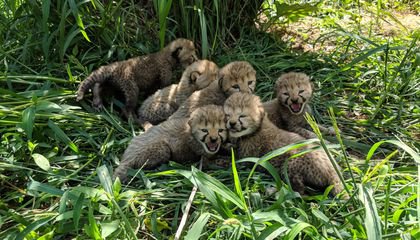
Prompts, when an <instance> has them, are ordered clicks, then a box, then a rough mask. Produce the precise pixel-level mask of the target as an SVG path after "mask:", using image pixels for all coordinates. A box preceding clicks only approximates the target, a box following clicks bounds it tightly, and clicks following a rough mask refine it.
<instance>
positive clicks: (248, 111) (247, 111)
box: [223, 93, 265, 138]
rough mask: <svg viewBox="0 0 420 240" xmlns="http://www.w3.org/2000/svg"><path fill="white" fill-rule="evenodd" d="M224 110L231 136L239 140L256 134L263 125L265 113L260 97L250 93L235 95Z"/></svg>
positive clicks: (225, 105) (228, 100)
mask: <svg viewBox="0 0 420 240" xmlns="http://www.w3.org/2000/svg"><path fill="white" fill-rule="evenodd" d="M223 110H224V111H225V114H226V119H227V120H226V126H227V128H228V131H229V136H230V137H233V138H239V137H242V136H246V135H249V134H252V133H254V132H255V131H257V129H258V128H259V127H260V125H261V121H262V119H263V118H264V115H265V112H264V108H263V105H262V103H261V100H260V98H259V97H257V96H255V95H253V94H249V93H234V94H232V96H230V97H229V98H228V99H227V100H226V102H225V104H224V106H223Z"/></svg>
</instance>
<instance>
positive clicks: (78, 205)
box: [73, 193, 85, 232]
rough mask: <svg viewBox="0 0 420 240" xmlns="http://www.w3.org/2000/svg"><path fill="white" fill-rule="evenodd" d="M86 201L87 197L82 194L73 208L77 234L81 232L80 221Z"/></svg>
mask: <svg viewBox="0 0 420 240" xmlns="http://www.w3.org/2000/svg"><path fill="white" fill-rule="evenodd" d="M84 200H85V195H84V194H83V193H82V194H80V196H79V198H78V199H77V201H76V203H75V204H74V208H73V223H74V228H75V229H76V231H77V232H78V231H79V220H80V216H81V213H82V207H83V201H84Z"/></svg>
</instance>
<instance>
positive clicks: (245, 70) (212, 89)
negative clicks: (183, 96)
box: [169, 61, 256, 119]
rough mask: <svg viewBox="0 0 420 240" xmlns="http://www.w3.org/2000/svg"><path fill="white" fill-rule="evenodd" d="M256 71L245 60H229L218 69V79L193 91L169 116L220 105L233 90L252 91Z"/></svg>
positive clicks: (183, 114)
mask: <svg viewBox="0 0 420 240" xmlns="http://www.w3.org/2000/svg"><path fill="white" fill-rule="evenodd" d="M255 81H256V71H255V70H254V68H253V67H252V66H251V64H249V63H248V62H245V61H236V62H231V63H229V64H227V65H225V66H224V67H223V68H222V69H220V71H219V75H218V81H214V82H212V83H211V84H210V85H209V86H208V87H206V88H204V89H202V90H199V91H196V92H194V93H193V94H192V95H191V96H190V97H189V98H188V99H187V100H186V101H185V102H184V103H183V104H182V105H181V107H179V108H178V110H177V111H176V112H175V113H174V114H173V115H172V116H171V117H170V118H169V119H176V118H183V117H188V116H189V115H190V114H191V112H192V111H194V110H195V109H196V108H198V107H201V106H205V105H207V104H215V105H220V106H222V105H223V103H224V102H225V100H226V98H227V97H228V96H230V95H231V94H233V93H235V92H247V93H253V92H254V90H255Z"/></svg>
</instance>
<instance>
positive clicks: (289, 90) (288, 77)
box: [276, 72, 312, 115]
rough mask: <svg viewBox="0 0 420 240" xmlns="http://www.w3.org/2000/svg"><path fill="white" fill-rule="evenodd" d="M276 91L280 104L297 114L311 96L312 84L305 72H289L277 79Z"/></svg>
mask: <svg viewBox="0 0 420 240" xmlns="http://www.w3.org/2000/svg"><path fill="white" fill-rule="evenodd" d="M276 92H277V98H278V100H279V101H280V104H282V105H283V106H285V107H287V108H288V109H289V110H290V112H292V113H293V114H296V115H298V114H301V113H302V111H303V110H304V107H305V104H306V103H308V102H309V100H310V99H311V97H312V84H311V82H310V81H309V77H308V76H307V75H306V74H304V73H297V72H290V73H286V74H282V75H281V76H280V77H279V78H278V79H277V82H276Z"/></svg>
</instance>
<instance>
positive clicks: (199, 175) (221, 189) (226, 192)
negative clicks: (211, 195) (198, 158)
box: [193, 167, 247, 210]
mask: <svg viewBox="0 0 420 240" xmlns="http://www.w3.org/2000/svg"><path fill="white" fill-rule="evenodd" d="M193 177H194V179H195V181H198V182H200V183H202V185H201V186H199V187H200V190H201V189H202V188H207V189H209V190H211V191H214V192H215V193H217V194H219V195H220V196H222V197H224V198H225V199H227V200H229V201H231V202H232V203H233V204H235V205H236V206H237V207H239V208H240V209H242V210H246V208H247V207H246V206H245V205H244V203H243V202H242V201H241V199H240V198H239V197H238V196H236V194H235V193H234V192H232V191H231V190H230V189H229V188H228V187H227V186H226V185H224V184H223V183H221V182H220V181H219V180H217V179H215V178H214V177H212V176H210V175H208V174H205V173H203V172H201V171H199V170H198V169H196V168H194V167H193Z"/></svg>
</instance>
